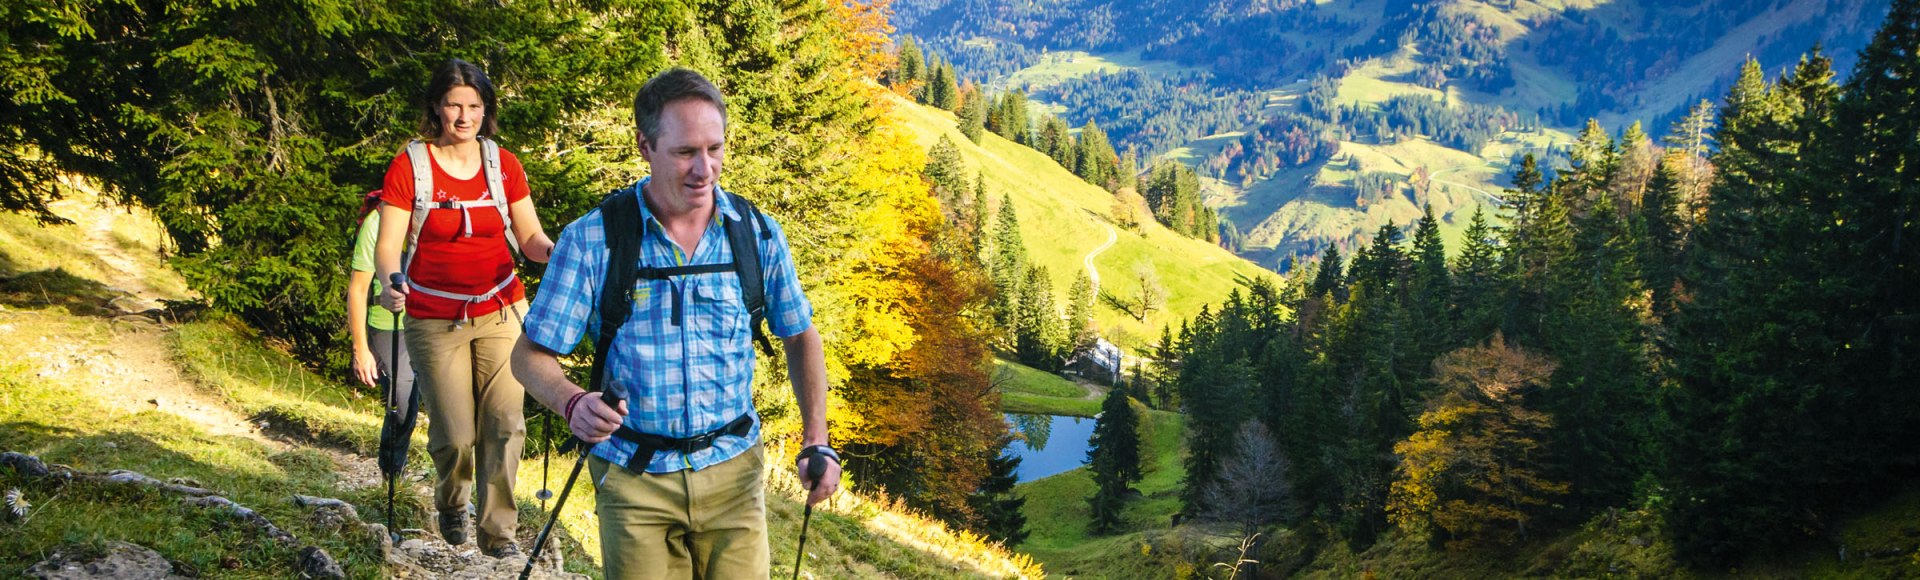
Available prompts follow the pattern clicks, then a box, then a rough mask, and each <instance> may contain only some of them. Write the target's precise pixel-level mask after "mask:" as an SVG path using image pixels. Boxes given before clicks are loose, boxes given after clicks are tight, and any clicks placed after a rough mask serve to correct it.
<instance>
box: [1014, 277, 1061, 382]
mask: <svg viewBox="0 0 1920 580" xmlns="http://www.w3.org/2000/svg"><path fill="white" fill-rule="evenodd" d="M1016 310H1017V311H1018V315H1017V317H1016V318H1017V320H1016V323H1015V326H1014V353H1015V355H1016V356H1018V357H1019V359H1020V362H1021V363H1022V364H1025V365H1027V366H1030V367H1034V368H1037V369H1041V370H1046V371H1052V370H1058V369H1059V368H1060V362H1061V361H1060V358H1061V355H1062V354H1063V353H1062V352H1061V351H1062V350H1063V347H1064V345H1065V343H1066V338H1067V334H1066V328H1064V327H1063V326H1062V324H1061V321H1060V311H1059V310H1058V309H1056V308H1054V302H1053V282H1052V279H1051V277H1049V276H1047V269H1046V268H1045V267H1042V266H1037V265H1029V266H1027V273H1026V280H1024V281H1023V282H1021V284H1020V302H1019V304H1018V305H1017V306H1016Z"/></svg>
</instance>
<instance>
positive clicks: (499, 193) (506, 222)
mask: <svg viewBox="0 0 1920 580" xmlns="http://www.w3.org/2000/svg"><path fill="white" fill-rule="evenodd" d="M480 160H481V167H482V171H485V172H486V174H487V194H488V195H489V196H491V197H492V198H493V207H494V209H498V210H500V225H501V227H504V228H506V231H505V232H503V233H504V234H505V236H504V237H506V238H507V249H508V250H510V251H512V252H513V255H514V257H515V258H516V259H517V258H519V256H520V238H518V237H516V236H514V234H513V215H512V212H509V211H507V177H506V173H505V172H504V171H503V170H501V169H500V144H499V143H494V142H493V140H492V139H488V138H486V137H481V138H480Z"/></svg>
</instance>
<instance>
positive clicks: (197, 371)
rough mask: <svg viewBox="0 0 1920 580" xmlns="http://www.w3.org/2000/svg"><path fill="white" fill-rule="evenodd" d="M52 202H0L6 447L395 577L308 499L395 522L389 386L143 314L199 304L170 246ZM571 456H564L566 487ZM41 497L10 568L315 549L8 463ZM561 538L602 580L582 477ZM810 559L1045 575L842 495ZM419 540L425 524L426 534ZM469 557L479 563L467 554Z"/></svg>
mask: <svg viewBox="0 0 1920 580" xmlns="http://www.w3.org/2000/svg"><path fill="white" fill-rule="evenodd" d="M72 195H74V196H75V197H76V198H78V199H73V200H69V201H67V202H62V203H61V204H58V205H56V207H55V210H56V211H57V212H59V213H60V214H61V215H63V216H67V217H69V218H71V219H73V220H74V221H75V222H76V223H75V224H74V225H64V226H42V225H40V224H37V223H34V222H32V221H31V220H29V219H26V218H23V217H21V216H18V215H14V214H9V213H0V341H4V342H6V343H8V344H12V345H15V346H16V347H17V348H16V351H15V355H14V356H8V357H0V451H14V452H20V453H25V454H28V455H34V456H38V457H40V458H42V459H43V460H45V461H46V462H47V463H48V464H63V465H67V466H71V467H72V468H74V469H76V470H79V471H82V472H106V471H109V470H114V469H131V470H135V471H139V472H141V473H144V474H146V475H149V476H152V477H154V478H157V479H160V480H169V479H174V478H180V481H184V482H190V484H191V485H196V486H201V487H206V488H208V489H212V490H214V491H216V492H218V493H220V494H221V495H223V496H225V497H227V498H230V499H232V500H233V501H235V502H238V503H240V504H242V505H244V506H247V507H249V508H252V509H254V510H256V511H258V512H259V513H260V514H261V515H263V516H265V517H266V518H267V519H268V520H270V521H271V522H273V523H274V524H276V525H277V526H279V527H281V528H283V529H285V530H286V531H288V532H289V533H291V534H293V535H294V536H295V537H296V538H298V539H299V543H300V544H311V545H316V546H319V547H321V548H323V549H325V550H326V551H328V552H329V553H330V554H332V555H333V556H334V557H335V558H336V559H337V560H338V561H339V562H340V563H341V565H342V566H343V567H344V569H345V570H346V572H347V574H348V576H349V577H353V578H374V577H384V576H391V575H393V574H395V573H396V571H395V569H394V568H391V567H383V563H382V557H381V555H380V554H379V553H378V552H377V551H376V550H375V544H374V542H373V539H372V536H369V535H368V534H367V533H366V532H364V531H362V530H361V529H359V528H357V527H355V526H345V527H342V526H340V525H338V524H337V523H335V524H329V523H327V522H325V521H323V520H320V519H317V518H314V517H312V516H311V514H310V513H309V512H310V510H308V509H305V508H301V507H298V506H296V505H295V504H294V503H293V502H291V501H289V498H290V497H291V496H292V495H295V494H300V495H310V496H319V497H330V498H337V499H341V500H344V501H346V502H349V503H351V504H353V505H354V506H355V507H356V508H357V511H358V513H359V515H360V516H361V517H362V518H363V519H365V520H367V521H380V522H384V521H385V512H384V509H385V508H384V505H385V489H384V484H383V482H382V480H381V479H380V475H379V470H378V468H377V467H376V466H375V465H374V463H373V460H372V459H371V458H370V455H371V453H372V452H373V451H374V449H375V448H376V446H377V439H378V433H379V414H378V413H379V403H378V395H377V393H373V392H371V391H370V390H368V389H364V388H361V387H358V386H349V385H347V384H344V383H342V382H340V377H329V376H321V375H319V374H315V373H312V372H309V371H308V370H306V369H305V368H303V367H301V366H300V365H299V364H298V363H296V362H295V361H294V359H293V358H292V357H290V356H288V355H287V354H286V353H285V352H283V351H282V350H279V349H278V348H276V347H274V346H273V345H271V344H268V343H266V341H265V340H264V339H262V338H261V337H260V336H259V335H258V334H256V333H254V332H253V331H252V330H251V329H250V328H248V327H247V326H246V325H245V324H244V323H242V322H240V321H238V320H235V319H233V318H232V317H228V316H223V315H218V314H211V313H208V314H201V315H198V317H197V318H194V319H185V318H166V317H163V318H162V319H160V320H155V319H153V318H149V317H146V316H138V315H128V314H125V313H126V312H127V311H138V310H142V309H145V308H147V307H152V306H157V305H158V304H159V302H158V301H159V300H163V299H165V300H180V299H186V298H190V297H191V295H190V293H189V292H188V291H187V289H186V286H185V285H184V284H183V283H181V282H180V280H179V277H178V276H177V275H176V274H174V273H173V272H172V271H171V270H168V269H167V268H166V267H165V265H164V263H163V259H162V253H161V250H160V247H161V244H160V240H161V239H162V238H161V236H160V234H159V230H158V228H157V227H155V225H154V224H153V222H152V220H151V218H150V217H149V216H147V215H145V214H144V213H143V212H138V211H127V210H124V209H120V208H114V207H101V206H98V205H96V203H97V202H96V200H94V199H93V198H92V197H91V196H88V195H86V194H85V192H82V191H75V192H72ZM425 433H426V431H425V429H421V430H419V431H417V432H416V434H415V439H414V445H413V457H412V460H411V462H410V465H409V469H408V472H407V474H406V475H404V476H403V478H402V484H401V486H400V489H399V498H398V509H397V510H396V511H397V512H398V515H399V516H400V523H401V527H403V528H415V527H423V524H424V523H425V522H427V521H428V520H429V519H430V502H429V498H430V496H431V492H430V490H429V489H428V488H427V487H426V480H427V479H428V478H429V477H430V474H431V470H432V467H431V465H432V463H431V461H429V460H428V459H427V457H426V455H425V449H426V434H425ZM791 464H792V462H791V460H790V459H788V458H786V457H782V456H779V452H777V451H776V452H775V453H774V454H773V456H770V457H769V458H768V465H769V466H770V467H769V472H768V478H769V479H768V481H769V490H770V493H769V494H768V506H767V507H768V512H769V535H770V541H771V544H772V557H773V562H774V567H773V571H772V572H773V574H774V575H775V576H779V577H786V576H790V575H791V574H792V566H793V561H794V556H795V553H794V548H795V545H796V543H797V535H798V533H799V527H800V523H801V522H800V519H801V505H800V503H799V502H798V501H796V498H798V497H799V496H800V490H799V489H798V485H797V484H796V483H795V482H794V479H793V477H792V475H791V470H790V469H787V468H783V467H782V466H786V465H791ZM571 465H572V462H571V459H570V458H564V457H556V458H555V463H554V465H553V466H552V469H553V472H552V473H551V474H550V475H551V478H552V479H551V480H550V482H549V485H550V486H551V487H552V488H554V489H555V491H558V488H559V487H560V485H561V483H562V481H561V480H562V479H563V478H564V477H565V475H566V474H565V470H566V469H568V468H570V467H571ZM540 469H541V464H540V461H539V460H538V458H527V459H525V460H523V461H522V462H521V468H520V479H519V486H518V488H517V489H516V496H517V497H516V500H517V502H518V504H519V506H520V511H521V519H520V521H521V528H520V536H521V537H520V541H521V544H522V546H530V545H531V541H532V537H533V535H534V534H535V533H537V532H538V529H539V526H540V525H541V524H544V523H545V518H546V514H544V513H542V512H541V511H540V506H539V503H538V502H537V501H536V500H535V499H534V493H535V491H536V490H538V489H539V488H540V487H541V471H540ZM15 488H17V489H19V490H20V491H21V492H22V495H23V496H24V498H25V499H26V500H27V501H29V502H31V503H32V504H33V507H31V508H30V509H29V514H28V515H27V516H26V517H25V518H24V520H12V519H8V518H6V517H4V516H0V577H9V578H11V577H17V576H19V575H21V572H22V571H23V570H24V569H26V568H27V567H29V566H31V565H32V564H34V563H35V562H38V561H40V560H41V559H43V558H45V557H46V556H47V555H48V554H49V553H50V551H52V550H53V549H54V548H56V547H59V546H62V545H69V544H80V545H84V546H91V547H94V548H98V547H101V546H104V545H105V544H106V542H109V541H114V540H124V541H128V542H133V543H137V544H141V545H143V546H146V547H148V548H152V549H154V550H156V551H158V552H159V553H160V554H162V555H163V556H165V557H167V558H168V559H170V560H173V561H174V562H176V563H177V564H176V570H189V571H193V572H195V573H197V574H199V575H202V576H206V577H216V578H230V577H239V578H291V577H296V576H297V575H298V574H297V572H296V571H295V569H294V568H293V564H294V562H295V555H296V552H297V551H298V549H299V548H300V546H299V545H286V544H282V543H278V542H272V541H267V540H266V539H265V538H263V537H261V536H260V535H259V534H257V533H256V532H254V531H252V530H251V529H250V528H249V527H247V526H242V525H235V524H234V523H233V522H232V521H231V520H230V519H229V518H227V517H225V516H222V515H220V514H218V513H215V512H214V511H211V510H207V509H203V508H197V507H191V506H187V505H185V504H183V503H181V502H180V501H178V499H177V498H175V497H173V496H171V495H168V494H162V493H158V492H154V491H150V490H146V489H140V488H129V487H125V486H118V485H108V484H102V483H95V482H87V481H76V482H73V483H64V484H63V483H60V482H58V481H54V480H53V479H51V478H42V479H31V478H27V477H24V476H22V475H21V474H19V473H17V472H15V471H14V470H12V469H7V468H4V467H0V490H4V489H15ZM572 493H573V495H572V497H571V499H570V500H569V502H568V503H569V506H568V509H567V512H566V514H565V515H564V516H563V517H562V518H561V524H562V525H561V526H560V529H559V530H558V531H557V532H556V538H559V539H558V540H557V541H556V544H555V546H558V547H561V548H563V549H564V551H565V552H566V560H567V562H568V569H569V570H571V571H574V572H578V573H583V574H586V575H588V576H592V577H597V576H598V575H599V572H598V567H597V565H596V564H595V562H596V561H597V560H598V554H599V546H598V545H597V533H596V531H595V530H596V524H595V523H594V521H593V517H592V515H591V513H590V511H591V506H592V505H593V486H591V485H577V486H576V487H575V488H574V490H573V492H572ZM809 536H810V537H809V539H808V542H807V552H808V559H807V564H805V566H804V569H805V571H806V572H807V573H808V574H811V575H813V576H814V577H862V578H950V577H985V578H1005V577H1036V576H1039V575H1041V574H1042V572H1041V570H1040V568H1039V567H1037V566H1036V565H1034V564H1033V563H1032V561H1031V560H1029V559H1027V558H1025V557H1023V556H1019V555H1015V554H1011V553H1009V552H1008V551H1007V550H1006V549H1005V548H1003V547H1001V546H999V545H997V544H993V543H990V542H987V541H984V540H982V539H981V538H979V537H977V536H973V535H971V534H967V533H964V532H960V533H956V532H952V531H950V530H948V529H947V528H946V527H945V526H944V525H943V524H940V523H939V522H937V521H934V520H932V519H930V518H926V517H923V516H920V515H917V514H915V513H913V512H911V511H910V510H906V509H903V508H900V507H899V506H898V505H897V504H895V503H894V502H892V501H891V500H888V499H886V498H872V497H862V496H859V495H857V494H852V493H842V494H841V495H840V496H838V497H837V498H836V499H835V500H834V501H833V502H831V503H829V504H822V505H821V506H820V507H819V508H818V509H816V510H815V514H814V516H813V522H812V524H811V527H810V528H809ZM410 537H412V536H410ZM468 558H471V556H468Z"/></svg>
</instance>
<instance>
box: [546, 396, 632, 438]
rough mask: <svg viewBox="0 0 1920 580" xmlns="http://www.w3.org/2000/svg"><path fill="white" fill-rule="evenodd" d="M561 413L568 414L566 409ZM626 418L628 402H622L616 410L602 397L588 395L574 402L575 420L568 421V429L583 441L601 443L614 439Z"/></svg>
mask: <svg viewBox="0 0 1920 580" xmlns="http://www.w3.org/2000/svg"><path fill="white" fill-rule="evenodd" d="M561 413H562V414H564V413H566V409H561ZM626 416H627V402H626V401H620V407H619V408H618V409H615V408H613V407H609V406H607V402H606V401H603V400H601V399H600V395H597V394H593V393H588V394H587V396H584V397H580V398H579V399H578V400H575V401H574V402H573V418H572V420H569V421H567V429H568V430H569V431H572V432H573V436H574V437H579V438H580V440H581V441H585V442H587V443H599V442H601V441H606V440H607V438H609V437H612V436H613V432H614V431H615V430H618V429H619V428H620V421H621V420H622V419H623V418H625V417H626Z"/></svg>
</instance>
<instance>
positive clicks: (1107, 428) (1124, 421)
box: [1087, 390, 1141, 534]
mask: <svg viewBox="0 0 1920 580" xmlns="http://www.w3.org/2000/svg"><path fill="white" fill-rule="evenodd" d="M1127 400H1128V399H1127V396H1126V395H1125V394H1123V393H1121V392H1119V391H1117V390H1116V391H1113V392H1110V393H1108V394H1107V398H1106V400H1105V401H1104V402H1102V403H1101V404H1100V418H1099V421H1098V422H1097V423H1095V424H1094V426H1093V437H1092V438H1090V439H1088V440H1087V468H1088V470H1089V471H1091V472H1092V473H1093V487H1094V491H1093V496H1092V497H1089V498H1087V507H1088V508H1090V510H1089V511H1091V512H1092V515H1093V522H1092V531H1093V533H1096V534H1108V533H1112V532H1114V531H1116V530H1117V529H1118V528H1119V526H1120V511H1121V509H1122V508H1123V507H1124V506H1125V501H1126V494H1127V492H1128V491H1129V490H1130V484H1131V483H1133V482H1135V481H1139V480H1140V475H1141V474H1140V436H1139V422H1140V419H1139V417H1137V416H1135V415H1134V411H1133V405H1130V404H1128V403H1127Z"/></svg>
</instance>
